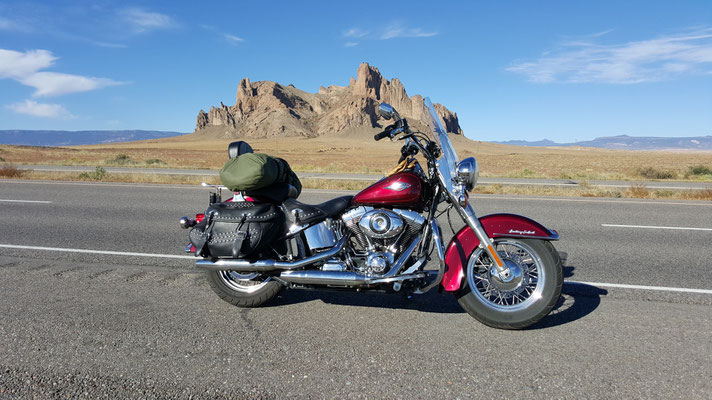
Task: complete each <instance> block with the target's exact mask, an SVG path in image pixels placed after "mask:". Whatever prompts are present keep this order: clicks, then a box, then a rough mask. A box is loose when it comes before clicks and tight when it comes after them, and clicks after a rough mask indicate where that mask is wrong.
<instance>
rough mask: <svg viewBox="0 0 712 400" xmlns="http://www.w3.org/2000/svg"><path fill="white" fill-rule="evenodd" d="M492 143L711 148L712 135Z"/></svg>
mask: <svg viewBox="0 0 712 400" xmlns="http://www.w3.org/2000/svg"><path fill="white" fill-rule="evenodd" d="M493 143H501V144H509V145H514V146H534V147H552V146H559V147H570V146H579V147H598V148H602V149H617V150H712V136H710V135H708V136H689V137H656V136H628V135H619V136H604V137H598V138H595V139H593V140H585V141H580V142H572V143H557V142H554V141H551V140H548V139H545V140H538V141H532V142H530V141H526V140H507V141H498V142H493Z"/></svg>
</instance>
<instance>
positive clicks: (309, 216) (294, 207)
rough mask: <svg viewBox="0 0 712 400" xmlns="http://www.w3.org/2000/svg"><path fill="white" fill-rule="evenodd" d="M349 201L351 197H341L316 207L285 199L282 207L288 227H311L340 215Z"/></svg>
mask: <svg viewBox="0 0 712 400" xmlns="http://www.w3.org/2000/svg"><path fill="white" fill-rule="evenodd" d="M351 199H353V196H342V197H337V198H335V199H332V200H329V201H327V202H324V203H321V204H316V205H310V204H304V203H302V202H299V201H297V200H295V199H287V200H286V201H285V202H284V203H283V204H282V205H283V206H284V210H285V211H286V214H287V221H288V222H289V224H290V225H311V224H313V223H316V222H319V221H322V220H324V219H326V218H333V217H335V216H337V215H339V214H341V212H343V211H344V210H345V209H346V208H347V207H348V206H349V205H350V204H351Z"/></svg>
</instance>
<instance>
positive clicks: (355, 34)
mask: <svg viewBox="0 0 712 400" xmlns="http://www.w3.org/2000/svg"><path fill="white" fill-rule="evenodd" d="M369 33H370V32H369V31H365V30H363V29H359V28H351V29H349V30H346V31H344V32H343V36H344V37H349V38H355V39H358V38H362V37H364V36H367V35H368V34H369Z"/></svg>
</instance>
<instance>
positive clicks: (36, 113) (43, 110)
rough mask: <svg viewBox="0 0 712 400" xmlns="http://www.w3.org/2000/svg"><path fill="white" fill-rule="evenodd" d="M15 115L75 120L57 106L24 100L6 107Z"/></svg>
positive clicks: (62, 108)
mask: <svg viewBox="0 0 712 400" xmlns="http://www.w3.org/2000/svg"><path fill="white" fill-rule="evenodd" d="M6 107H7V108H8V109H10V110H12V111H13V112H15V113H17V114H26V115H31V116H33V117H41V118H67V119H71V118H76V117H75V116H74V115H72V114H70V113H69V112H68V111H67V110H66V109H65V108H64V107H62V106H61V105H59V104H46V103H38V102H36V101H34V100H25V101H23V102H21V103H15V104H10V105H8V106H6Z"/></svg>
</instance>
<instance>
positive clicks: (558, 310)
mask: <svg viewBox="0 0 712 400" xmlns="http://www.w3.org/2000/svg"><path fill="white" fill-rule="evenodd" d="M559 255H560V256H561V261H562V263H564V264H565V263H566V257H567V254H566V253H565V252H559ZM575 269H576V267H574V266H572V265H564V266H563V273H564V279H566V278H571V277H573V276H574V270H575ZM607 294H608V291H607V290H605V289H601V288H598V287H595V286H591V285H587V284H583V283H578V282H577V283H575V284H573V283H567V282H566V281H564V286H563V288H562V289H561V296H560V297H559V300H558V301H557V302H556V305H555V306H554V309H553V310H551V313H549V315H547V316H546V317H544V318H543V319H542V320H541V321H539V322H537V323H536V324H534V325H532V326H530V327H529V328H527V329H531V330H535V329H544V328H551V327H554V326H559V325H563V324H566V323H569V322H573V321H576V320H578V319H581V318H583V317H585V316H587V315H588V314H590V313H592V312H593V311H594V310H595V309H596V308H598V306H599V305H600V304H601V296H605V295H607Z"/></svg>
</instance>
